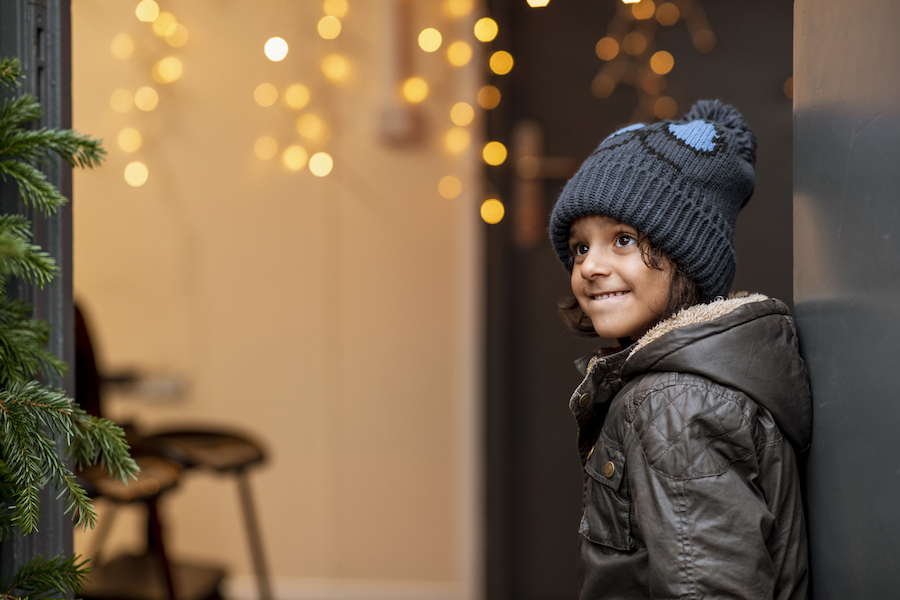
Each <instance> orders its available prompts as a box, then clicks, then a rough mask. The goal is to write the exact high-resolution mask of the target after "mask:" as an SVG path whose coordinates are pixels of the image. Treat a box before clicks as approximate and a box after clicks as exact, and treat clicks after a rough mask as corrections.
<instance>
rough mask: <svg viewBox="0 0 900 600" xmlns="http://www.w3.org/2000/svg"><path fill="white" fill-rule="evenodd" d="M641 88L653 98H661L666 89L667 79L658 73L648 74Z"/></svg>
mask: <svg viewBox="0 0 900 600" xmlns="http://www.w3.org/2000/svg"><path fill="white" fill-rule="evenodd" d="M641 88H643V90H644V91H645V92H647V93H648V94H650V95H651V96H659V95H660V94H662V93H663V91H664V90H665V89H666V78H665V77H663V76H662V75H657V74H656V73H646V74H645V75H644V77H643V78H642V79H641Z"/></svg>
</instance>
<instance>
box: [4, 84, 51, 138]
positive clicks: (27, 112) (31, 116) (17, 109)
mask: <svg viewBox="0 0 900 600" xmlns="http://www.w3.org/2000/svg"><path fill="white" fill-rule="evenodd" d="M43 116H44V109H43V108H41V105H40V103H39V102H38V101H37V98H35V97H34V96H32V95H31V94H22V95H21V96H15V97H13V98H7V99H6V100H4V101H3V102H2V103H0V139H6V138H7V137H8V136H10V135H12V134H13V133H15V132H16V131H17V130H18V128H19V126H21V125H23V124H25V123H31V122H32V121H40V120H41V117H43Z"/></svg>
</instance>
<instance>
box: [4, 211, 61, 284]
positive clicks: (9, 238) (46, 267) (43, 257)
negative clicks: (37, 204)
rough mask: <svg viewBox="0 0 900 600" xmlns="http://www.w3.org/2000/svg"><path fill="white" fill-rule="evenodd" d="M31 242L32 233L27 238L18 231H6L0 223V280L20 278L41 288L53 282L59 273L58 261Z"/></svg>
mask: <svg viewBox="0 0 900 600" xmlns="http://www.w3.org/2000/svg"><path fill="white" fill-rule="evenodd" d="M30 241H31V232H28V234H27V237H25V236H23V235H21V233H19V232H18V231H13V230H4V229H3V224H2V223H0V279H2V281H4V282H5V281H6V279H7V278H8V277H10V276H13V277H19V278H21V279H24V280H26V281H28V282H29V283H33V284H35V285H37V286H39V287H44V286H45V285H46V284H48V283H50V282H51V281H53V278H54V277H55V276H56V275H57V273H58V272H59V268H58V267H57V266H56V261H55V260H54V259H53V257H52V256H50V255H49V254H48V253H46V252H42V251H41V247H40V246H36V245H34V244H32V243H30Z"/></svg>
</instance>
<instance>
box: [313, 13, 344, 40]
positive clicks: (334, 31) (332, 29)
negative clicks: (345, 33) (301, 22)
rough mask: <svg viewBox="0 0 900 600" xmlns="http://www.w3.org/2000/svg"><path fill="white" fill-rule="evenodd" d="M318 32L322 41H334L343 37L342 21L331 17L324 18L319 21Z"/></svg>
mask: <svg viewBox="0 0 900 600" xmlns="http://www.w3.org/2000/svg"><path fill="white" fill-rule="evenodd" d="M316 31H318V32H319V35H320V36H321V37H322V39H325V40H333V39H334V38H336V37H337V36H339V35H341V20H340V19H338V18H337V17H333V16H331V15H327V16H324V17H322V18H321V19H319V24H318V25H316Z"/></svg>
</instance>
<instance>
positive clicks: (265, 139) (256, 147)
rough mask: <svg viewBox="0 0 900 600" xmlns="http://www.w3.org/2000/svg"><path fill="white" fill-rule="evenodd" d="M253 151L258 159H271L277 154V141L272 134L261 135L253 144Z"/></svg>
mask: <svg viewBox="0 0 900 600" xmlns="http://www.w3.org/2000/svg"><path fill="white" fill-rule="evenodd" d="M253 153H254V154H256V158H258V159H260V160H271V159H272V158H274V157H275V155H276V154H278V142H276V141H275V138H273V137H272V136H269V135H264V136H261V137H259V138H257V140H256V143H254V144H253Z"/></svg>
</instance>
